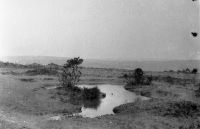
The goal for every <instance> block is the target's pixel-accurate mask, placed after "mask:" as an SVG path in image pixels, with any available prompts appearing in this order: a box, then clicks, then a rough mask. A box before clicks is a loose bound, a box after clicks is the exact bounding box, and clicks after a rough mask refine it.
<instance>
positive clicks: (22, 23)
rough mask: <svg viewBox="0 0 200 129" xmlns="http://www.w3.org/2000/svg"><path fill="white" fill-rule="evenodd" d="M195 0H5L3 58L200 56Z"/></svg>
mask: <svg viewBox="0 0 200 129" xmlns="http://www.w3.org/2000/svg"><path fill="white" fill-rule="evenodd" d="M199 7H200V4H199V3H198V1H196V2H192V0H0V57H3V56H62V57H75V56H80V57H82V58H87V59H113V60H118V59H119V60H122V59H125V60H149V59H150V60H151V59H152V60H174V59H200V38H199V36H198V37H195V38H194V37H192V35H191V32H198V33H199V24H200V12H199Z"/></svg>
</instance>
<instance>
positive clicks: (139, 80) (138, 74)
mask: <svg viewBox="0 0 200 129" xmlns="http://www.w3.org/2000/svg"><path fill="white" fill-rule="evenodd" d="M143 75H144V72H143V70H142V69H141V68H137V69H135V73H134V78H135V83H136V84H143V79H144V76H143Z"/></svg>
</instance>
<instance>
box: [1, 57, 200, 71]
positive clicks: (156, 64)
mask: <svg viewBox="0 0 200 129" xmlns="http://www.w3.org/2000/svg"><path fill="white" fill-rule="evenodd" d="M67 59H69V58H65V57H50V56H12V57H6V59H4V60H2V61H9V62H13V63H20V64H32V63H38V64H43V65H47V64H49V63H55V64H58V65H63V64H64V63H65V62H66V60H67ZM82 66H84V67H94V68H118V69H135V68H137V67H140V68H142V69H144V70H146V71H164V70H178V69H180V70H182V69H185V68H190V69H192V68H198V69H199V70H200V60H171V61H112V60H96V59H86V60H84V63H83V64H82Z"/></svg>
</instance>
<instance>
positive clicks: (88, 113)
mask: <svg viewBox="0 0 200 129" xmlns="http://www.w3.org/2000/svg"><path fill="white" fill-rule="evenodd" d="M79 87H94V86H91V85H80V86H79ZM97 87H98V88H99V89H100V91H101V92H103V93H106V97H105V98H102V99H101V100H99V101H98V102H97V101H93V102H92V101H91V102H89V103H84V104H83V107H82V109H81V111H82V112H81V113H80V114H79V115H81V116H83V117H90V118H94V117H97V116H101V115H105V114H114V113H113V108H114V107H116V106H119V105H121V104H125V103H130V102H134V101H135V100H136V99H137V98H141V99H147V98H146V97H141V96H137V95H136V94H135V93H133V92H129V91H127V90H125V89H124V87H123V86H119V85H98V86H97Z"/></svg>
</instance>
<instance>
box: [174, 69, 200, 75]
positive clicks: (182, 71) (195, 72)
mask: <svg viewBox="0 0 200 129" xmlns="http://www.w3.org/2000/svg"><path fill="white" fill-rule="evenodd" d="M177 72H178V73H186V74H190V73H192V74H197V73H198V69H197V68H193V69H192V70H190V69H189V68H186V69H183V70H177Z"/></svg>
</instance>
